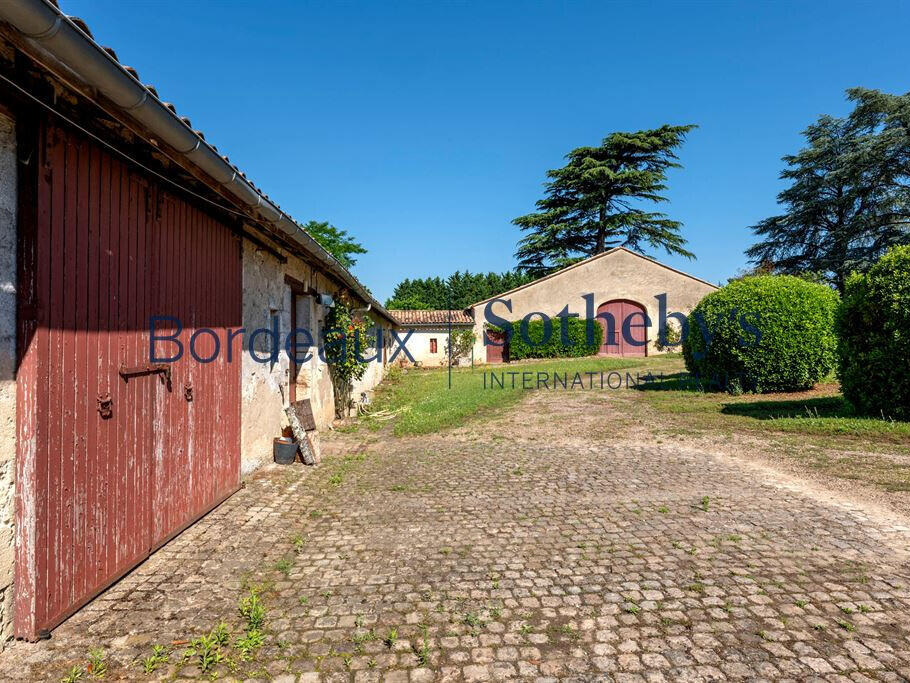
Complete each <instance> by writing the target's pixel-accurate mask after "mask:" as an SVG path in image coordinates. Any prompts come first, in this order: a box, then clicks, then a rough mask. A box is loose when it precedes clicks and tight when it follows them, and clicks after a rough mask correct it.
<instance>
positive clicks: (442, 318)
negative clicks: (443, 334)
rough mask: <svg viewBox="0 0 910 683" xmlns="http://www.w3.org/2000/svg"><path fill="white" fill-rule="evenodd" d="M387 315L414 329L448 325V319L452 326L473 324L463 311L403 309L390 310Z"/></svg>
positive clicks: (471, 318) (470, 317)
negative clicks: (389, 314) (423, 326)
mask: <svg viewBox="0 0 910 683" xmlns="http://www.w3.org/2000/svg"><path fill="white" fill-rule="evenodd" d="M389 313H391V314H392V315H393V316H395V318H397V319H398V321H399V322H400V323H401V324H402V325H414V326H415V327H419V326H421V325H425V326H426V325H432V326H434V327H438V326H439V325H448V324H449V320H450V319H451V321H452V324H453V325H473V324H474V318H473V317H472V316H470V315H468V314H467V313H465V312H464V311H454V310H452V311H446V310H442V311H438V310H437V311H417V310H414V311H411V310H407V311H406V310H403V309H393V310H390V311H389Z"/></svg>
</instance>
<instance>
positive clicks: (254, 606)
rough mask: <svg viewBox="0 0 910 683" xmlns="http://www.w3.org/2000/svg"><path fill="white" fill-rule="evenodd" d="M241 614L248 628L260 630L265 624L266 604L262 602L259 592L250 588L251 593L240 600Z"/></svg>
mask: <svg viewBox="0 0 910 683" xmlns="http://www.w3.org/2000/svg"><path fill="white" fill-rule="evenodd" d="M237 609H238V611H239V612H240V616H241V617H242V618H243V620H244V621H245V622H246V630H247V631H249V630H252V629H256V630H259V629H261V628H262V626H263V624H265V605H263V604H262V600H261V599H260V597H259V595H258V593H257V592H256V591H255V590H254V589H252V588H251V589H250V594H249V595H248V596H247V597H245V598H242V599H241V600H240V605H239V606H238V608H237Z"/></svg>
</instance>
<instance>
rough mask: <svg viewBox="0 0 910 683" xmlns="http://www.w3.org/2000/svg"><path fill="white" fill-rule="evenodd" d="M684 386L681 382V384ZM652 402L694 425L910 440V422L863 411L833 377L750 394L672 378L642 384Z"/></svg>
mask: <svg viewBox="0 0 910 683" xmlns="http://www.w3.org/2000/svg"><path fill="white" fill-rule="evenodd" d="M676 386H679V383H676ZM640 389H641V391H639V392H636V393H639V394H641V395H642V397H643V398H644V400H646V401H647V402H648V403H649V404H650V405H651V406H652V407H654V408H655V409H656V410H658V411H659V412H660V413H661V414H664V415H667V416H668V417H676V418H679V419H678V420H677V422H680V421H685V423H686V424H687V426H688V427H690V428H694V429H701V430H707V429H723V430H730V429H748V430H756V431H773V432H798V433H800V434H806V435H820V436H832V437H837V436H851V437H857V438H872V439H873V440H874V441H880V442H883V443H898V444H907V443H910V422H898V421H894V420H888V419H882V418H880V417H878V418H876V417H868V416H862V415H857V414H856V413H855V412H854V411H853V408H852V406H851V405H850V404H849V403H847V401H846V400H844V398H843V396H841V394H840V388H839V386H838V384H837V382H835V381H833V380H831V379H829V380H826V381H825V382H822V383H820V384H818V385H817V386H816V387H815V388H814V389H813V390H811V391H806V392H798V393H789V394H744V395H741V396H730V395H728V394H725V393H722V392H705V391H699V390H697V389H694V388H692V387H687V388H682V389H679V388H675V386H674V382H673V381H672V380H670V381H668V382H665V383H663V384H657V385H653V386H648V387H640Z"/></svg>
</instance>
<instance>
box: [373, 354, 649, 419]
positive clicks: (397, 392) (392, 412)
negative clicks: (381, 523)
mask: <svg viewBox="0 0 910 683" xmlns="http://www.w3.org/2000/svg"><path fill="white" fill-rule="evenodd" d="M655 360H656V359H654V358H647V359H645V358H598V357H591V358H572V359H555V360H548V361H540V362H531V363H513V364H507V365H492V366H478V367H476V368H473V369H472V368H453V369H452V388H451V389H450V388H449V384H448V371H447V370H446V369H445V368H442V369H431V370H413V369H412V370H410V371H408V373H407V374H405V373H403V372H401V371H398V370H396V371H393V372H391V373H389V376H388V377H387V378H386V380H384V381H383V382H382V384H380V385H379V387H378V388H377V391H376V395H375V397H374V400H373V408H372V410H371V413H370V414H369V415H366V416H365V417H364V418H363V419H362V420H361V424H362V425H366V426H367V427H368V428H371V429H381V428H382V427H383V426H385V425H386V424H388V423H392V425H393V430H394V433H395V435H396V436H404V435H410V434H430V433H433V432H438V431H440V430H443V429H447V428H450V427H457V426H460V425H462V424H465V423H466V422H467V421H468V420H470V419H471V418H473V417H475V416H480V415H483V416H490V415H496V414H499V413H500V412H501V411H502V410H503V409H504V408H506V407H508V406H510V405H513V404H514V403H516V402H517V401H519V400H520V399H521V398H522V397H523V396H525V395H526V394H527V393H528V392H529V391H536V390H537V389H536V382H537V373H548V374H549V375H550V377H551V378H552V374H553V373H560V374H562V373H568V376H569V382H570V383H571V380H572V377H573V376H574V374H575V373H580V374H581V375H582V377H583V378H584V381H585V389H584V391H590V389H588V382H589V379H588V377H587V376H586V375H585V373H588V372H593V373H597V375H598V379H597V380H595V387H596V386H597V383H598V382H599V374H600V373H601V372H610V371H614V370H632V369H635V368H639V369H643V368H644V367H645V366H646V365H648V364H649V363H650V365H653V364H654V361H655ZM490 372H493V373H496V376H497V377H499V376H500V373H503V372H504V373H506V375H505V387H504V388H500V387H499V384H496V385H495V387H494V388H491V381H490V377H489V373H490ZM512 372H514V373H517V375H515V376H514V384H515V385H514V387H513V386H512V376H510V375H509V373H512ZM523 373H531V376H532V378H533V379H532V380H531V383H532V385H533V386H532V387H531V388H526V387H523V386H522V379H523ZM633 374H634V373H633ZM485 378H486V383H487V384H486V387H484V379H485ZM540 390H541V391H547V389H544V388H543V386H541V388H540ZM551 390H552V389H551ZM562 390H563V389H562V388H561V387H560V388H559V391H562ZM577 390H578V391H582V390H581V389H577ZM595 390H598V389H595Z"/></svg>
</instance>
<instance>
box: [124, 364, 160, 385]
mask: <svg viewBox="0 0 910 683" xmlns="http://www.w3.org/2000/svg"><path fill="white" fill-rule="evenodd" d="M154 374H160V375H161V381H162V382H164V383H165V384H166V385H167V388H168V391H170V389H171V366H170V365H169V364H168V363H156V364H154V365H152V364H149V365H134V366H132V367H129V366H126V365H121V366H120V376H121V377H122V378H123V381H124V382H129V381H130V377H138V376H140V375H154Z"/></svg>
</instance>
